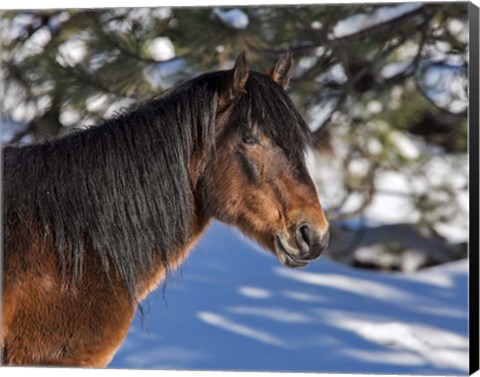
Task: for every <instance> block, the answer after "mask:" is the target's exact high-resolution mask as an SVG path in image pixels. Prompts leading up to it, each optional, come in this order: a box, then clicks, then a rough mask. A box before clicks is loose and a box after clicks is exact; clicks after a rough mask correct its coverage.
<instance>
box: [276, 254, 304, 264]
mask: <svg viewBox="0 0 480 377" xmlns="http://www.w3.org/2000/svg"><path fill="white" fill-rule="evenodd" d="M277 258H278V260H279V261H280V263H282V264H283V265H284V266H286V267H289V268H302V267H305V266H307V265H308V263H309V262H305V261H297V260H295V259H293V258H292V257H290V256H289V255H286V254H284V253H278V252H277Z"/></svg>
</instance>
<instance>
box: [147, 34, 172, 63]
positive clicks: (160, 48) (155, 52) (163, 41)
mask: <svg viewBox="0 0 480 377" xmlns="http://www.w3.org/2000/svg"><path fill="white" fill-rule="evenodd" d="M147 51H148V52H149V54H150V56H151V57H152V58H153V59H155V60H156V61H163V60H169V59H173V58H174V57H175V47H174V46H173V43H172V41H171V40H170V38H168V37H157V38H155V39H153V40H152V41H151V42H150V43H149V44H148V46H147Z"/></svg>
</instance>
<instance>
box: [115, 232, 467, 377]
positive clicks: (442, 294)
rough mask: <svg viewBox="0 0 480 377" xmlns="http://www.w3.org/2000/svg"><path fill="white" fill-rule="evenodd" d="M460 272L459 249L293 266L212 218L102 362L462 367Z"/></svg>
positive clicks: (463, 266)
mask: <svg viewBox="0 0 480 377" xmlns="http://www.w3.org/2000/svg"><path fill="white" fill-rule="evenodd" d="M467 273H468V261H467V260H461V261H457V262H454V263H450V264H445V265H442V266H438V267H434V268H430V269H426V270H422V271H420V272H416V273H408V274H403V275H402V274H396V273H389V274H387V273H379V272H373V271H366V270H357V269H353V268H350V267H347V266H344V265H340V264H336V263H334V262H332V261H330V260H328V259H327V258H325V257H323V258H321V259H320V260H319V261H316V262H314V263H312V264H311V265H310V266H308V267H306V268H304V269H298V270H293V269H288V268H286V267H284V266H282V265H280V263H279V262H278V261H277V260H276V259H275V258H274V257H273V256H271V255H270V254H268V253H267V252H265V251H263V250H261V249H260V248H259V247H258V246H257V245H256V244H255V243H253V242H252V241H250V240H248V239H246V238H245V237H244V236H242V235H241V234H240V233H239V232H237V231H236V230H234V229H231V228H228V227H226V226H225V225H222V224H220V223H214V224H213V225H212V227H211V228H210V229H209V231H208V232H207V233H206V235H205V236H204V238H203V240H202V241H200V243H199V244H198V245H197V246H196V247H195V249H194V250H193V251H192V254H191V256H190V258H189V259H188V260H187V262H186V263H185V265H184V266H183V268H182V269H181V270H180V271H178V272H176V273H174V274H173V275H172V276H171V277H170V278H169V279H168V281H167V286H166V289H165V291H163V290H162V288H159V289H157V290H156V291H155V292H153V293H152V294H151V295H150V296H149V298H147V300H146V302H144V303H143V306H144V310H145V313H146V314H145V316H144V317H143V318H142V317H141V316H140V315H137V316H136V318H135V319H134V322H133V324H132V327H131V329H130V332H129V334H128V336H127V338H126V340H125V342H124V343H123V345H122V346H121V348H120V349H119V351H118V353H117V355H116V356H115V357H114V359H113V361H112V363H111V364H110V367H111V368H148V369H151V368H154V369H187V370H243V371H273V372H276V371H290V372H324V373H327V372H336V373H369V374H374V373H383V374H386V373H393V374H405V373H406V374H415V375H416V374H440V375H448V374H464V373H466V372H467V367H468V326H467V325H468V317H467V289H468V282H467ZM162 292H163V294H162ZM162 296H163V297H162Z"/></svg>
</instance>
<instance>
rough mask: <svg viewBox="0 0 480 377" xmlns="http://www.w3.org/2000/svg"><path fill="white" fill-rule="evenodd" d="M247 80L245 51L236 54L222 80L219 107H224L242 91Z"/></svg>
mask: <svg viewBox="0 0 480 377" xmlns="http://www.w3.org/2000/svg"><path fill="white" fill-rule="evenodd" d="M247 80H248V63H247V58H246V54H245V51H242V52H241V53H240V55H238V57H237V60H236V61H235V66H234V67H233V69H232V70H230V71H228V73H227V76H226V77H225V79H224V80H223V82H222V86H221V90H220V96H219V108H220V109H224V108H225V107H227V106H228V105H230V104H231V103H232V102H233V101H234V100H235V98H236V97H237V96H238V95H239V94H240V93H241V92H243V91H244V89H245V85H246V84H247Z"/></svg>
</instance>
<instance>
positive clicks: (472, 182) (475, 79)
mask: <svg viewBox="0 0 480 377" xmlns="http://www.w3.org/2000/svg"><path fill="white" fill-rule="evenodd" d="M479 9H480V8H479V7H477V6H476V5H475V4H473V3H472V2H469V3H468V25H469V47H470V59H469V140H468V146H469V164H470V174H469V175H470V176H469V196H470V215H469V216H470V219H469V220H470V221H469V242H468V244H469V258H470V269H469V270H470V271H469V333H470V334H469V335H470V350H469V351H470V365H469V371H470V374H473V373H475V372H476V371H478V370H479V368H480V365H479V355H480V348H479V337H480V330H479V298H480V297H479V271H478V270H479V222H478V221H479V209H480V208H479V200H478V195H479V183H478V182H479V180H478V175H479V150H478V144H479V25H478V21H479Z"/></svg>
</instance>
